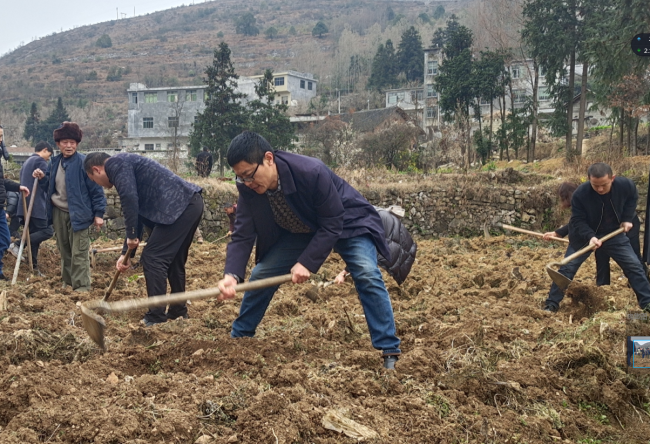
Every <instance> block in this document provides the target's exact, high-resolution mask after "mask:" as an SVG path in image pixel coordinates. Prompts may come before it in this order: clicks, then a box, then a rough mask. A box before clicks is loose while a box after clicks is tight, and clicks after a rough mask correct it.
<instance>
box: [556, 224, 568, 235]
mask: <svg viewBox="0 0 650 444" xmlns="http://www.w3.org/2000/svg"><path fill="white" fill-rule="evenodd" d="M555 234H557V237H565V236H568V235H569V224H566V225H562V226H561V227H560V228H558V229H557V230H555Z"/></svg>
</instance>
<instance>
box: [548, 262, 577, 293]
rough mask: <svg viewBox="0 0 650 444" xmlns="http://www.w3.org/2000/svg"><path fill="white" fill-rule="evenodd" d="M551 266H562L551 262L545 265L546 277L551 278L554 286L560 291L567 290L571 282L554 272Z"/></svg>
mask: <svg viewBox="0 0 650 444" xmlns="http://www.w3.org/2000/svg"><path fill="white" fill-rule="evenodd" d="M552 265H562V264H560V263H559V262H553V263H550V264H548V265H546V272H547V273H548V275H549V276H550V277H551V279H552V280H553V282H555V285H557V286H558V287H560V290H566V289H567V288H569V285H571V282H573V281H572V280H571V279H569V278H568V277H566V276H565V275H563V274H562V273H560V272H559V271H557V270H555V269H554V268H552Z"/></svg>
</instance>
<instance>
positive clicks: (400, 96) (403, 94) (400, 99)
mask: <svg viewBox="0 0 650 444" xmlns="http://www.w3.org/2000/svg"><path fill="white" fill-rule="evenodd" d="M405 96H406V94H405V93H404V91H402V92H398V93H397V100H398V101H399V102H403V101H404V97H405Z"/></svg>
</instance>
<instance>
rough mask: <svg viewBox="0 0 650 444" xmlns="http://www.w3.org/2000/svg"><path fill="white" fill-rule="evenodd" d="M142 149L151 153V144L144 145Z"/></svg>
mask: <svg viewBox="0 0 650 444" xmlns="http://www.w3.org/2000/svg"><path fill="white" fill-rule="evenodd" d="M144 149H145V151H153V143H145V144H144Z"/></svg>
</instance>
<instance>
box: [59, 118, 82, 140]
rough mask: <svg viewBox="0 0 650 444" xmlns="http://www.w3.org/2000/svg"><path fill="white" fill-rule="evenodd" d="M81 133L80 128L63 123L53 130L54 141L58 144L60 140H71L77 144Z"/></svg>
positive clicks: (72, 123) (69, 123) (71, 123)
mask: <svg viewBox="0 0 650 444" xmlns="http://www.w3.org/2000/svg"><path fill="white" fill-rule="evenodd" d="M82 137H83V132H81V128H79V125H77V124H76V123H74V122H63V123H62V124H61V126H60V127H58V128H57V129H55V130H54V141H55V142H60V141H61V140H66V139H72V140H75V141H76V142H77V143H79V142H81V138H82Z"/></svg>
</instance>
